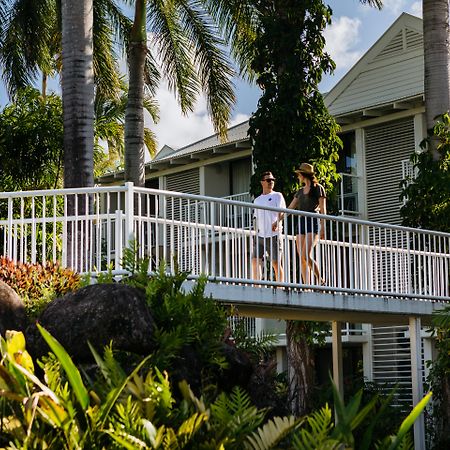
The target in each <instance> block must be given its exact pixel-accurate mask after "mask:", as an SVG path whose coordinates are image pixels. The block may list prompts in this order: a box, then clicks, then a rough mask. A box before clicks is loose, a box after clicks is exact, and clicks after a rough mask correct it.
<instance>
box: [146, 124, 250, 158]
mask: <svg viewBox="0 0 450 450" xmlns="http://www.w3.org/2000/svg"><path fill="white" fill-rule="evenodd" d="M247 131H248V120H246V121H245V122H242V123H240V124H238V125H235V126H233V127H231V128H229V129H228V133H227V140H226V142H221V140H220V138H219V135H218V134H217V133H216V134H213V135H212V136H208V137H206V138H204V139H201V140H200V141H197V142H194V143H193V144H189V145H186V146H185V147H182V148H180V149H179V150H176V151H174V152H173V153H170V154H168V153H163V154H162V153H161V151H160V152H158V154H157V155H156V157H155V158H154V159H153V160H152V161H150V162H149V163H148V164H147V165H149V166H152V165H154V164H158V163H161V162H163V161H170V160H173V159H177V158H182V157H185V156H187V155H189V156H190V155H192V154H194V153H199V152H204V151H208V152H214V149H219V148H220V149H221V151H225V150H226V149H229V150H230V151H231V150H233V149H234V148H236V144H237V143H240V142H243V141H247V140H248V137H247Z"/></svg>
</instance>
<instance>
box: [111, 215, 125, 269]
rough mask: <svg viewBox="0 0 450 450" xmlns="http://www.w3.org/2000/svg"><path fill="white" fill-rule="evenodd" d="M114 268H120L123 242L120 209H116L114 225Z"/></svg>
mask: <svg viewBox="0 0 450 450" xmlns="http://www.w3.org/2000/svg"><path fill="white" fill-rule="evenodd" d="M114 231H115V233H114V240H115V245H114V268H115V269H116V270H120V269H121V268H122V248H123V246H124V244H125V243H124V242H122V211H121V210H120V209H117V210H116V226H115V227H114Z"/></svg>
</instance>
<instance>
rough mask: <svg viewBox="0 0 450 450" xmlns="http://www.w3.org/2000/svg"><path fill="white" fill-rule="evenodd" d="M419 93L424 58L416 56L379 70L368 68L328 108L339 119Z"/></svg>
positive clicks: (421, 85)
mask: <svg viewBox="0 0 450 450" xmlns="http://www.w3.org/2000/svg"><path fill="white" fill-rule="evenodd" d="M416 53H417V52H416ZM405 74H408V76H407V77H405ZM422 92H423V55H415V56H413V57H410V58H407V59H403V60H401V61H398V60H392V61H391V63H389V64H386V65H383V66H381V67H371V66H370V65H369V66H368V68H367V70H365V71H364V72H362V73H361V74H360V75H359V76H358V77H357V78H356V79H355V80H354V81H353V82H352V83H351V84H350V86H349V87H348V88H347V89H346V90H345V91H344V93H343V94H342V95H341V96H339V97H338V98H337V99H336V100H335V101H334V102H333V103H332V104H330V105H329V107H328V108H329V111H330V113H331V114H333V115H339V114H343V113H346V112H351V111H357V110H361V109H365V108H369V107H373V106H377V105H383V104H386V103H390V102H397V101H399V100H401V99H406V98H409V97H413V96H415V95H418V94H421V93H422Z"/></svg>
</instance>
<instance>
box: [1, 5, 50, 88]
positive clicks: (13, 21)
mask: <svg viewBox="0 0 450 450" xmlns="http://www.w3.org/2000/svg"><path fill="white" fill-rule="evenodd" d="M29 3H30V2H29V1H27V0H16V1H14V2H11V4H10V5H9V8H8V9H7V14H5V13H6V10H5V9H3V13H4V20H3V21H2V22H3V23H2V25H3V27H2V30H1V31H2V33H1V36H0V40H1V43H2V44H1V47H0V61H1V63H2V65H3V67H4V70H3V80H4V82H5V84H6V87H7V89H8V92H9V94H10V95H14V94H15V92H16V91H17V90H18V89H19V88H22V87H25V86H27V85H30V84H32V83H33V82H34V81H36V78H37V76H38V72H39V70H40V69H41V70H43V69H46V68H48V67H51V66H52V64H51V62H50V60H51V59H52V58H53V54H52V48H53V46H52V38H53V36H54V34H55V33H57V19H56V8H55V5H54V2H53V1H52V0H36V1H34V2H33V5H32V6H30V4H29ZM5 17H6V18H5Z"/></svg>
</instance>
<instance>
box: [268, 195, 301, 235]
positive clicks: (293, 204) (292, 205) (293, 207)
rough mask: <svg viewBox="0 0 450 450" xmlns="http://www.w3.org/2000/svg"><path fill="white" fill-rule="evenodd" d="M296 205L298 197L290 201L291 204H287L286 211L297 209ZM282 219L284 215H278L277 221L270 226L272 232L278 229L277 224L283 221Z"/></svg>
mask: <svg viewBox="0 0 450 450" xmlns="http://www.w3.org/2000/svg"><path fill="white" fill-rule="evenodd" d="M297 204H298V197H294V198H293V199H292V202H291V203H290V204H289V206H288V207H287V209H297ZM283 217H284V213H280V214H278V220H276V221H275V222H274V223H273V224H272V231H276V230H277V228H278V223H279V222H281V221H282V220H283Z"/></svg>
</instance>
